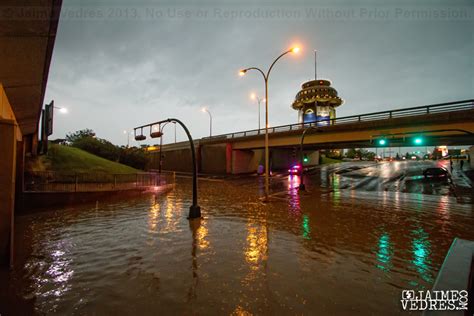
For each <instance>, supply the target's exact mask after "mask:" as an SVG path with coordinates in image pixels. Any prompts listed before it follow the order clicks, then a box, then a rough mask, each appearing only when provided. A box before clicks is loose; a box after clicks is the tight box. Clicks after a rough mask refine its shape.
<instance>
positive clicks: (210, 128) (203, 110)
mask: <svg viewBox="0 0 474 316" xmlns="http://www.w3.org/2000/svg"><path fill="white" fill-rule="evenodd" d="M201 111H202V112H207V114H209V137H212V115H211V112H209V109H208V108H206V107H204V108H202V109H201Z"/></svg>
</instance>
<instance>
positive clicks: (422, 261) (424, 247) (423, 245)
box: [412, 228, 433, 282]
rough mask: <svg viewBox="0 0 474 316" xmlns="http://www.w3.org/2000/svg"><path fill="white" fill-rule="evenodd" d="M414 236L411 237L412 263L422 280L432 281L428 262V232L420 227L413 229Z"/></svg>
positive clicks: (429, 261)
mask: <svg viewBox="0 0 474 316" xmlns="http://www.w3.org/2000/svg"><path fill="white" fill-rule="evenodd" d="M413 234H414V235H415V236H416V237H415V238H413V243H412V251H413V260H412V263H413V264H414V265H415V268H416V270H417V271H418V273H420V276H421V278H422V279H423V280H425V281H427V282H432V281H433V279H432V277H431V275H430V274H429V272H430V271H429V270H430V269H429V264H430V263H431V260H430V258H429V254H430V248H431V244H430V242H429V240H428V234H427V233H426V232H425V231H424V230H423V229H421V228H419V229H417V230H415V231H413Z"/></svg>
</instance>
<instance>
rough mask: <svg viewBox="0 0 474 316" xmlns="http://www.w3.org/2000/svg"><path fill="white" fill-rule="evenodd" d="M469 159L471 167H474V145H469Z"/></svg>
mask: <svg viewBox="0 0 474 316" xmlns="http://www.w3.org/2000/svg"><path fill="white" fill-rule="evenodd" d="M469 161H470V164H471V169H474V146H471V147H469Z"/></svg>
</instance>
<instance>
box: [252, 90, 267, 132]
mask: <svg viewBox="0 0 474 316" xmlns="http://www.w3.org/2000/svg"><path fill="white" fill-rule="evenodd" d="M250 97H251V98H252V99H253V100H255V99H256V100H257V103H258V133H259V134H260V121H261V120H260V103H261V102H262V101H265V99H261V98H259V97H257V96H256V95H255V93H252V94H251V95H250Z"/></svg>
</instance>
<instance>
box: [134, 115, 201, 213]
mask: <svg viewBox="0 0 474 316" xmlns="http://www.w3.org/2000/svg"><path fill="white" fill-rule="evenodd" d="M169 122H174V123H178V124H179V125H181V127H182V128H183V129H184V131H185V132H186V135H187V136H188V139H189V145H190V146H191V158H192V161H193V204H192V205H191V206H190V207H189V216H188V219H193V218H199V217H201V208H200V207H199V205H198V191H197V164H196V150H195V148H194V142H193V138H192V136H191V133H189V130H188V128H187V127H186V125H184V123H183V122H181V121H180V120H178V119H175V118H168V119H166V120H162V121H158V122H155V123H151V124H146V125H142V126H138V127H135V128H134V133H135V140H137V141H140V140H145V139H146V136H145V135H143V129H144V128H147V127H149V128H150V137H151V138H156V137H162V136H163V133H162V131H161V130H162V129H161V128H160V126H161V124H163V123H169ZM156 125H158V127H159V128H158V131H153V126H156ZM137 131H139V134H137ZM160 150H161V149H160Z"/></svg>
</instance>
